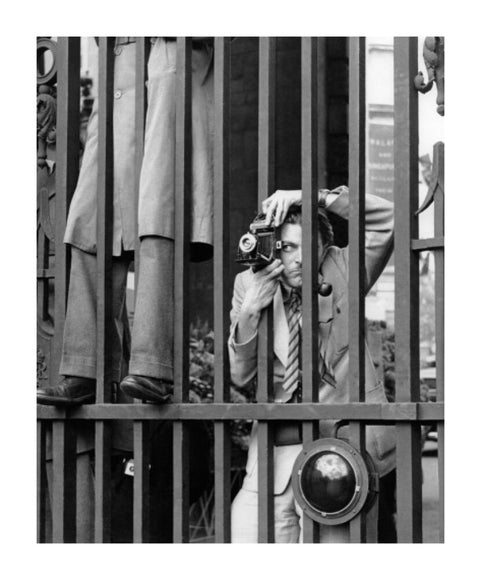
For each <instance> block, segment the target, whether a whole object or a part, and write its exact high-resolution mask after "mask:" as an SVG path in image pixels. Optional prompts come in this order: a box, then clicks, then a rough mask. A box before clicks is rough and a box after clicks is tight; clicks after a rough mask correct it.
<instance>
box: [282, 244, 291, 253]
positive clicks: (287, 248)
mask: <svg viewBox="0 0 480 579" xmlns="http://www.w3.org/2000/svg"><path fill="white" fill-rule="evenodd" d="M292 250H293V245H290V244H289V243H284V244H282V251H284V252H285V253H289V252H290V251H292Z"/></svg>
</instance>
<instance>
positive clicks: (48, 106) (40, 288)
mask: <svg viewBox="0 0 480 579" xmlns="http://www.w3.org/2000/svg"><path fill="white" fill-rule="evenodd" d="M47 54H48V56H49V58H48V59H47V58H46V56H47ZM47 60H48V62H50V61H51V63H50V66H49V68H48V69H47V68H46V67H47ZM56 79H57V68H56V43H55V42H54V41H53V40H50V39H49V38H44V37H42V38H38V39H37V357H39V359H41V364H40V365H39V364H37V385H41V384H44V383H45V382H48V380H49V372H48V369H49V366H50V356H51V347H52V344H51V341H52V337H53V316H52V311H53V287H52V283H53V277H54V273H53V260H54V251H53V248H54V241H55V227H54V197H55V177H54V171H55V143H56V117H57V100H56Z"/></svg>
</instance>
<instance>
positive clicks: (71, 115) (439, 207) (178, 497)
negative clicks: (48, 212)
mask: <svg viewBox="0 0 480 579" xmlns="http://www.w3.org/2000/svg"><path fill="white" fill-rule="evenodd" d="M136 43H137V44H136V46H137V68H136V71H137V80H136V153H135V159H136V175H137V190H136V192H135V194H136V195H137V198H138V180H139V174H140V165H141V159H142V152H143V137H144V120H145V109H146V94H145V78H146V62H147V58H148V42H147V41H146V39H145V38H138V39H137V40H136ZM113 46H114V39H113V38H100V40H99V88H98V101H99V159H98V161H99V176H98V228H97V239H98V254H97V263H98V278H97V279H98V295H97V328H98V330H97V350H98V357H97V398H96V403H95V404H92V405H85V406H81V407H77V408H73V409H61V408H57V407H52V406H39V407H38V414H37V416H38V431H37V432H38V470H37V473H38V541H39V542H43V541H45V536H46V535H45V520H46V507H45V501H46V495H47V477H46V474H45V472H46V471H45V460H46V450H45V448H46V438H47V436H46V432H47V427H49V426H50V425H51V428H52V439H51V444H52V460H53V481H52V489H51V491H52V492H51V497H52V499H51V509H52V540H53V542H75V540H76V523H75V520H76V428H77V425H78V424H79V423H82V422H90V423H94V424H95V448H94V455H95V541H96V542H109V540H110V533H111V496H110V478H111V472H110V457H111V435H112V432H111V426H112V420H129V421H133V424H134V435H133V437H134V451H133V454H134V461H135V477H134V496H133V511H134V522H133V527H134V529H133V540H134V541H135V542H145V541H147V540H148V513H149V502H148V501H149V497H148V492H147V489H148V476H149V471H148V465H149V456H148V444H147V434H148V426H149V423H151V421H157V420H164V421H173V432H174V436H173V455H174V460H173V464H174V472H173V477H174V485H173V488H174V494H173V509H174V517H173V521H174V529H173V536H174V541H175V542H188V541H189V516H188V513H189V496H188V492H189V491H188V489H189V484H188V481H189V462H188V445H189V424H190V423H191V422H192V421H201V420H210V421H213V423H214V453H213V456H214V516H215V541H216V542H219V543H225V542H229V541H230V501H231V497H230V465H231V442H230V438H229V435H228V423H229V421H232V420H237V419H247V420H258V421H259V430H258V441H259V442H258V444H259V451H258V452H259V466H260V468H259V542H273V540H274V532H273V528H274V527H273V458H272V457H273V441H272V422H273V421H275V420H279V419H281V420H285V419H287V420H302V421H303V439H304V442H305V443H306V442H308V441H310V440H314V439H315V438H316V437H318V421H319V420H321V419H327V418H328V419H342V420H348V421H350V433H351V442H352V444H353V445H354V446H356V447H357V448H359V449H363V448H364V446H365V425H366V424H379V423H389V424H395V425H396V432H397V526H398V529H397V531H398V541H399V542H421V541H422V500H421V498H422V494H421V486H422V476H421V462H420V459H421V440H420V428H421V425H422V424H426V423H431V424H437V425H438V432H439V464H440V469H439V480H440V489H441V490H440V504H441V505H443V480H444V479H443V463H444V440H443V438H444V437H443V417H444V411H443V392H444V386H443V384H444V378H443V287H444V286H443V198H440V197H438V198H436V199H435V202H436V203H435V212H436V213H435V215H436V219H435V238H434V239H432V240H419V239H418V224H417V217H416V215H415V212H416V210H417V206H418V118H417V116H418V108H417V98H418V97H417V93H416V91H415V87H414V85H413V78H414V76H415V73H416V71H417V69H418V64H417V39H415V38H397V39H395V43H394V55H395V150H394V161H395V199H394V201H395V313H396V315H395V320H396V400H395V402H393V403H389V404H372V403H366V402H365V368H364V347H365V345H364V344H365V324H364V319H365V305H364V303H365V289H364V288H365V284H364V243H365V229H364V203H365V127H366V124H365V123H366V119H365V110H366V103H365V38H351V39H349V69H350V72H349V75H350V76H349V143H350V145H349V158H350V160H349V175H350V178H349V187H350V219H349V252H350V262H349V263H350V266H349V268H350V270H349V276H350V283H349V303H350V309H349V311H350V313H349V344H350V370H349V371H350V401H349V403H348V404H332V405H321V404H318V402H317V400H318V393H317V388H316V385H317V382H318V376H317V374H316V372H314V371H313V369H315V368H317V367H318V361H317V357H318V352H317V350H316V348H315V347H314V345H315V344H316V343H317V333H318V327H317V326H318V324H316V323H315V322H314V320H316V319H318V313H317V308H318V303H317V300H316V294H315V292H314V289H313V288H314V283H313V281H314V273H313V272H315V271H316V270H317V268H318V263H317V260H318V257H317V249H316V243H315V242H314V240H316V239H317V234H316V228H317V222H316V219H312V216H313V215H314V214H315V211H316V192H317V190H318V187H319V184H320V183H319V182H320V180H321V177H319V167H320V169H321V171H324V165H325V151H324V149H323V144H324V140H321V142H320V144H319V127H320V131H323V130H324V127H325V119H324V117H323V116H322V115H324V113H323V110H319V102H321V101H322V95H321V94H320V92H321V89H322V87H321V85H320V83H319V78H320V77H319V75H320V74H322V70H323V68H322V66H320V63H321V61H322V59H324V57H325V52H324V42H323V39H315V38H302V39H301V61H302V65H301V66H302V75H301V78H302V81H301V107H302V108H301V110H302V113H301V123H302V140H301V156H302V163H301V165H302V174H301V181H302V189H303V200H302V203H303V214H304V219H303V248H304V249H303V255H304V263H303V279H304V288H307V287H308V288H311V289H312V291H304V294H303V299H304V303H303V311H304V326H303V335H304V340H303V345H302V348H303V350H302V358H303V365H304V372H303V402H302V403H301V404H288V405H279V404H275V403H273V395H272V390H273V384H272V359H273V357H272V313H271V312H267V314H266V315H265V316H264V318H263V320H262V327H261V330H260V339H259V367H258V390H257V403H256V404H246V403H245V404H244V403H232V402H231V401H230V390H229V368H228V355H227V348H226V343H227V336H228V329H229V319H228V313H229V309H230V296H229V295H228V287H229V280H230V267H229V264H230V261H231V260H232V256H231V255H229V251H228V248H229V244H230V239H229V225H228V217H229V204H230V196H229V190H230V174H229V162H230V159H231V156H230V151H229V135H230V63H231V52H230V51H231V49H230V41H229V40H228V39H225V38H216V39H215V44H214V52H215V64H214V66H215V69H214V73H215V85H214V94H215V105H214V106H215V148H214V247H215V252H214V275H215V287H214V313H213V315H214V333H215V338H216V339H215V374H214V377H215V386H214V400H213V403H211V404H195V403H190V402H189V401H188V388H189V368H188V365H189V351H188V343H189V335H188V331H189V330H188V329H189V310H188V307H187V304H188V291H189V289H188V288H189V278H188V267H187V264H188V260H189V240H188V238H189V231H190V198H191V161H190V160H191V154H192V153H191V147H192V143H191V66H190V62H191V50H192V44H191V39H188V38H179V39H177V55H178V56H177V58H178V61H177V109H176V119H177V121H176V123H177V128H176V131H177V132H176V143H177V144H176V174H175V187H176V189H175V255H176V259H175V280H174V283H175V324H174V327H175V336H174V360H175V362H174V400H173V403H172V404H169V405H166V406H154V405H146V404H140V403H134V404H117V403H115V402H114V401H113V399H112V384H111V382H110V379H109V375H110V370H109V367H108V360H107V356H106V350H107V347H108V343H109V332H110V327H111V317H112V314H111V312H110V304H111V286H110V280H111V275H110V272H111V267H112V255H111V246H112V225H111V224H112V223H113V219H112V215H113V151H112V142H113V126H112V123H113V117H112V112H113V108H112V107H113V105H112V103H113V56H112V55H113ZM275 58H276V40H275V39H273V38H261V39H260V40H259V79H258V90H259V111H258V114H259V123H258V142H259V146H258V202H259V204H260V203H261V201H262V200H263V199H265V198H266V197H267V196H268V195H270V194H271V193H272V192H273V191H274V190H275V80H276V79H275ZM56 66H57V75H58V83H57V87H58V94H57V107H58V110H57V121H56V124H57V135H58V137H57V167H56V187H55V197H56V201H55V208H56V211H55V228H54V229H55V234H54V239H53V238H52V236H50V242H52V241H54V245H55V252H54V253H55V265H54V268H55V269H54V272H52V271H51V268H50V269H49V270H48V272H47V274H46V273H45V270H46V269H48V267H47V266H43V268H40V267H39V277H40V278H41V280H40V282H41V285H42V287H43V289H44V290H45V286H44V284H45V281H44V280H45V279H46V278H45V277H42V276H45V275H47V276H50V277H49V279H51V278H53V279H54V282H55V314H54V321H55V331H54V335H53V344H54V346H53V349H52V355H51V371H50V381H51V382H52V383H53V382H55V380H56V379H57V373H58V367H59V359H60V351H61V340H62V334H63V324H64V318H65V308H66V298H67V295H68V277H69V250H68V247H67V246H65V245H64V244H63V241H62V240H63V233H64V229H65V221H66V216H67V212H68V207H69V203H70V200H71V197H72V194H73V191H74V187H75V183H76V178H77V174H78V159H79V151H78V141H79V120H78V94H79V90H80V75H79V70H80V39H79V38H59V39H58V43H57V47H56ZM40 82H43V81H40ZM319 89H320V90H319ZM320 136H321V134H320ZM322 184H323V183H322ZM44 239H45V232H44V231H43V230H40V237H39V249H41V248H42V247H43V245H42V244H43V243H44V241H43V240H44ZM40 240H42V241H41V243H40ZM47 245H48V243H47ZM137 247H138V246H137ZM425 250H431V251H435V252H436V255H437V256H438V257H437V261H436V264H437V268H436V280H437V281H436V291H437V303H439V304H440V306H439V308H438V310H437V319H436V324H437V384H438V390H437V396H438V398H437V402H435V403H424V402H420V392H419V384H420V380H419V357H418V350H419V321H418V318H419V316H418V308H419V296H418V287H419V279H418V256H419V252H420V251H425ZM47 253H48V251H47ZM137 255H138V252H137ZM137 259H138V258H137ZM309 369H310V370H311V371H309ZM441 513H442V515H441V517H440V519H441V520H440V525H441V533H440V538H441V540H443V506H441ZM350 538H351V542H364V541H366V525H365V521H364V519H363V517H357V518H356V519H354V520H353V521H352V522H351V524H350ZM304 541H305V542H316V541H318V525H317V523H314V522H313V521H310V520H308V519H307V518H306V517H305V522H304Z"/></svg>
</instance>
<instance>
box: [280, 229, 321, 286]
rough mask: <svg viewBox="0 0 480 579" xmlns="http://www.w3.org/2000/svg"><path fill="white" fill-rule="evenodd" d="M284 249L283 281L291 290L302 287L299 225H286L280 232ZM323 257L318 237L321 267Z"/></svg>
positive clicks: (300, 230)
mask: <svg viewBox="0 0 480 579" xmlns="http://www.w3.org/2000/svg"><path fill="white" fill-rule="evenodd" d="M280 239H281V241H282V249H281V252H280V258H281V260H282V263H283V265H284V266H285V269H284V270H283V272H282V279H283V282H284V283H285V285H287V286H289V287H291V288H299V287H301V286H302V226H301V225H300V224H298V223H285V224H284V225H283V226H282V229H281V232H280ZM321 256H323V243H322V239H321V236H320V234H319V235H318V259H319V265H320V260H321Z"/></svg>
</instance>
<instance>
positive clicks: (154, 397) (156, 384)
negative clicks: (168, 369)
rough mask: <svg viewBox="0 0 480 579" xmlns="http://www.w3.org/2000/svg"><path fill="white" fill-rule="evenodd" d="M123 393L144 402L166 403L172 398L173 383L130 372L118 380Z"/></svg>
mask: <svg viewBox="0 0 480 579" xmlns="http://www.w3.org/2000/svg"><path fill="white" fill-rule="evenodd" d="M120 388H121V390H122V392H123V393H124V394H127V396H131V397H132V398H139V399H140V400H144V401H146V402H155V403H156V404H166V403H167V402H170V400H171V398H172V390H173V384H172V383H171V382H167V381H166V380H161V379H160V378H150V377H147V376H136V375H134V374H130V375H129V376H126V377H125V378H124V379H123V380H122V381H121V382H120Z"/></svg>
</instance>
